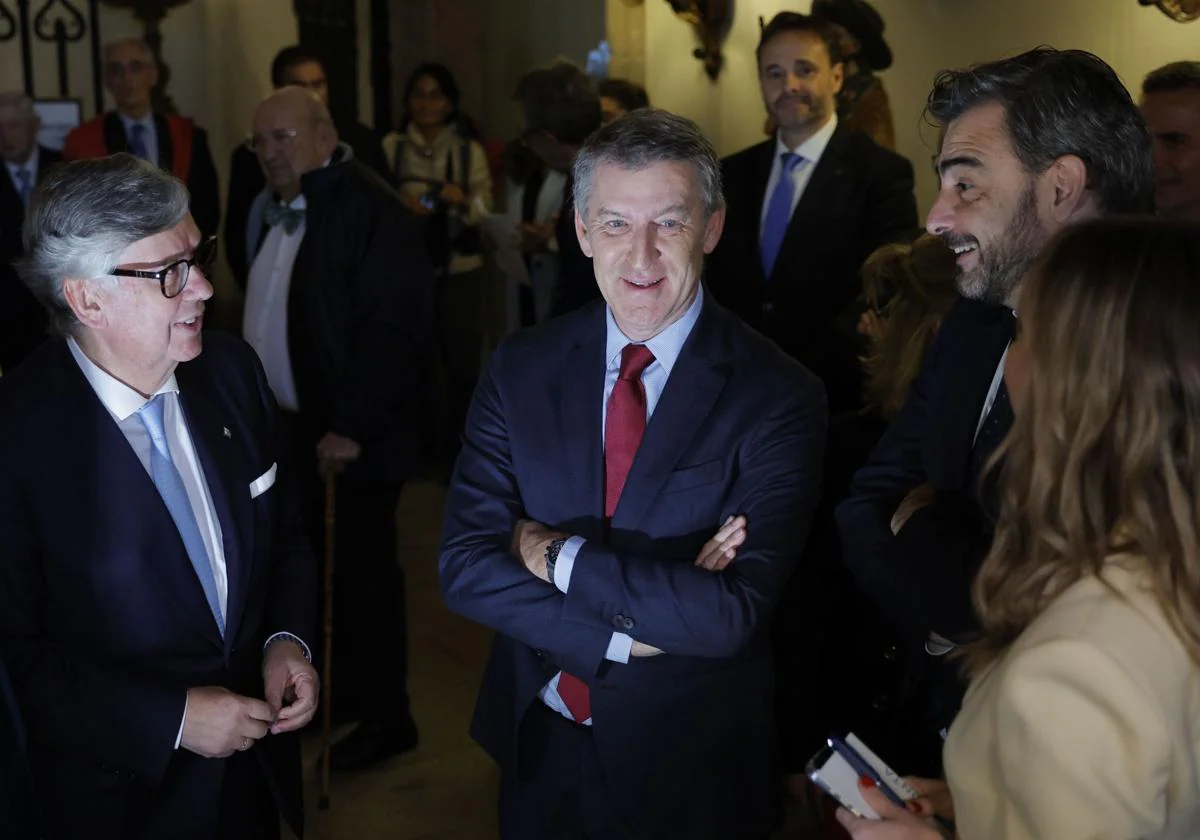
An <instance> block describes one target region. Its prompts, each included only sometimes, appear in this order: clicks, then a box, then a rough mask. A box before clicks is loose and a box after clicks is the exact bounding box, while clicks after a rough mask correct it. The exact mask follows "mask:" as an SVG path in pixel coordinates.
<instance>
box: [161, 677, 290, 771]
mask: <svg viewBox="0 0 1200 840" xmlns="http://www.w3.org/2000/svg"><path fill="white" fill-rule="evenodd" d="M274 722H275V713H274V712H273V711H272V710H271V707H270V706H268V705H267V704H266V703H264V702H263V701H262V700H255V699H253V698H252V697H242V696H241V695H240V694H234V693H233V692H232V691H230V690H229V689H227V688H221V687H220V686H215V685H209V686H201V687H199V688H189V689H188V693H187V712H186V713H185V714H184V716H183V737H182V738H181V739H180V741H179V745H180V746H181V747H183V748H184V749H188V750H191V751H192V752H194V753H196V755H200V756H203V757H204V758H226V757H228V756H231V755H233V754H234V753H235V752H237V751H238V750H248V749H250V747H252V746H253V745H254V742H255V741H257V740H258V739H259V738H261V737H263V736H264V735H266V734H267V730H268V729H269V727H270V726H271V724H273V723H274Z"/></svg>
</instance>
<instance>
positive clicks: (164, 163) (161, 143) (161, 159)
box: [154, 114, 175, 172]
mask: <svg viewBox="0 0 1200 840" xmlns="http://www.w3.org/2000/svg"><path fill="white" fill-rule="evenodd" d="M154 135H155V137H156V138H158V168H159V169H161V170H162V171H164V172H170V171H171V167H172V166H173V165H174V163H175V146H174V144H172V143H171V127H170V126H169V125H167V118H166V117H164V116H163V115H162V114H155V115H154Z"/></svg>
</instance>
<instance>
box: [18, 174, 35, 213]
mask: <svg viewBox="0 0 1200 840" xmlns="http://www.w3.org/2000/svg"><path fill="white" fill-rule="evenodd" d="M17 181H18V182H19V183H18V184H17V192H18V193H20V195H21V203H22V204H23V205H25V206H26V207H28V206H29V196H31V195H32V194H33V173H31V172H30V171H29V170H28V169H26V168H25V167H24V166H22V167H21V168H20V169H18V170H17Z"/></svg>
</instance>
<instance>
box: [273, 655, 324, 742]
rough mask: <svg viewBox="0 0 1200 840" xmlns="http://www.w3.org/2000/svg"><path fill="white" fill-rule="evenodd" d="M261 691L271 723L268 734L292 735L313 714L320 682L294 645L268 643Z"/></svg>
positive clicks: (306, 722)
mask: <svg viewBox="0 0 1200 840" xmlns="http://www.w3.org/2000/svg"><path fill="white" fill-rule="evenodd" d="M263 690H264V692H265V693H266V695H267V705H268V706H270V707H271V710H272V713H273V714H274V717H275V723H274V725H273V726H272V727H271V734H272V735H278V734H280V733H282V732H294V731H296V730H297V729H300V728H302V727H304V726H306V725H307V724H308V722H309V721H310V720H312V718H313V715H314V714H315V713H316V711H317V699H318V698H319V697H320V696H321V679H320V677H318V676H317V669H316V668H314V667H313V666H312V665H311V664H310V663H309V661H308V660H307V659H305V658H304V653H303V651H301V650H300V646H299V645H298V644H296V643H295V642H291V641H287V640H286V639H281V640H279V641H277V642H272V643H271V645H270V647H268V648H267V653H266V656H264V657H263Z"/></svg>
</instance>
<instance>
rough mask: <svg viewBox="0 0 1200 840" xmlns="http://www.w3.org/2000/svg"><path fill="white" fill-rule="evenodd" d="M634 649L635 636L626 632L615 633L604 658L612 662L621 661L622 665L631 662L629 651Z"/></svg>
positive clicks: (609, 641)
mask: <svg viewBox="0 0 1200 840" xmlns="http://www.w3.org/2000/svg"><path fill="white" fill-rule="evenodd" d="M632 650H633V636H626V635H625V634H624V633H613V634H612V638H611V639H609V640H608V650H607V651H605V653H604V658H605V659H607V660H609V661H611V662H620V663H621V664H622V665H628V664H629V652H630V651H632Z"/></svg>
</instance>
